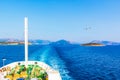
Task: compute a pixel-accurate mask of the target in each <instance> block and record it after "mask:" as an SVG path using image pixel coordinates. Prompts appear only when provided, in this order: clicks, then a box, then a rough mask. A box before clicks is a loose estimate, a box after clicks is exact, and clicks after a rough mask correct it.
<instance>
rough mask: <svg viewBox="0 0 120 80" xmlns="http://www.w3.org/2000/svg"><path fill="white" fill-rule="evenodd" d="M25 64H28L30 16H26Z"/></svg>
mask: <svg viewBox="0 0 120 80" xmlns="http://www.w3.org/2000/svg"><path fill="white" fill-rule="evenodd" d="M24 22H25V23H24V24H25V25H24V26H25V33H24V34H25V65H26V66H27V65H28V18H27V17H25V20H24Z"/></svg>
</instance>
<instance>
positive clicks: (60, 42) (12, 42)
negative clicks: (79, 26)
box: [0, 39, 120, 46]
mask: <svg viewBox="0 0 120 80" xmlns="http://www.w3.org/2000/svg"><path fill="white" fill-rule="evenodd" d="M28 44H29V45H54V46H71V45H81V46H110V45H120V42H113V41H100V40H94V41H91V42H88V43H78V42H71V41H67V40H64V39H62V40H58V41H55V42H54V41H49V40H41V39H37V40H29V43H28ZM0 45H24V40H19V39H0Z"/></svg>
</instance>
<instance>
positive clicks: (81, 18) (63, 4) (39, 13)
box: [0, 0, 120, 42]
mask: <svg viewBox="0 0 120 80" xmlns="http://www.w3.org/2000/svg"><path fill="white" fill-rule="evenodd" d="M25 16H27V17H28V18H29V38H30V39H43V40H52V41H56V40H59V39H66V40H69V41H75V42H89V41H92V40H109V41H118V42H120V37H119V36H120V35H119V34H120V0H0V38H17V39H23V38H24V36H23V35H24V34H23V33H24V31H23V30H24V22H23V20H24V17H25ZM89 27H90V29H88V30H86V28H89Z"/></svg>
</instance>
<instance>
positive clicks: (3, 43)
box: [0, 42, 32, 45]
mask: <svg viewBox="0 0 120 80" xmlns="http://www.w3.org/2000/svg"><path fill="white" fill-rule="evenodd" d="M23 44H24V42H0V45H23ZM31 44H32V43H30V42H29V43H28V45H31Z"/></svg>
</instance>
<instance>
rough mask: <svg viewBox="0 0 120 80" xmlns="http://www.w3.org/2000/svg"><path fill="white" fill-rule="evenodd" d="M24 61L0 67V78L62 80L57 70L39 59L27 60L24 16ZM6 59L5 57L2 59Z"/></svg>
mask: <svg viewBox="0 0 120 80" xmlns="http://www.w3.org/2000/svg"><path fill="white" fill-rule="evenodd" d="M24 22H25V23H24V24H25V61H18V62H13V63H10V64H8V65H5V66H4V65H3V67H1V68H0V80H62V79H61V76H60V73H59V71H56V70H54V69H52V68H51V67H50V66H49V65H47V64H45V63H44V62H40V61H28V18H27V17H25V20H24ZM3 60H6V59H3Z"/></svg>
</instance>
